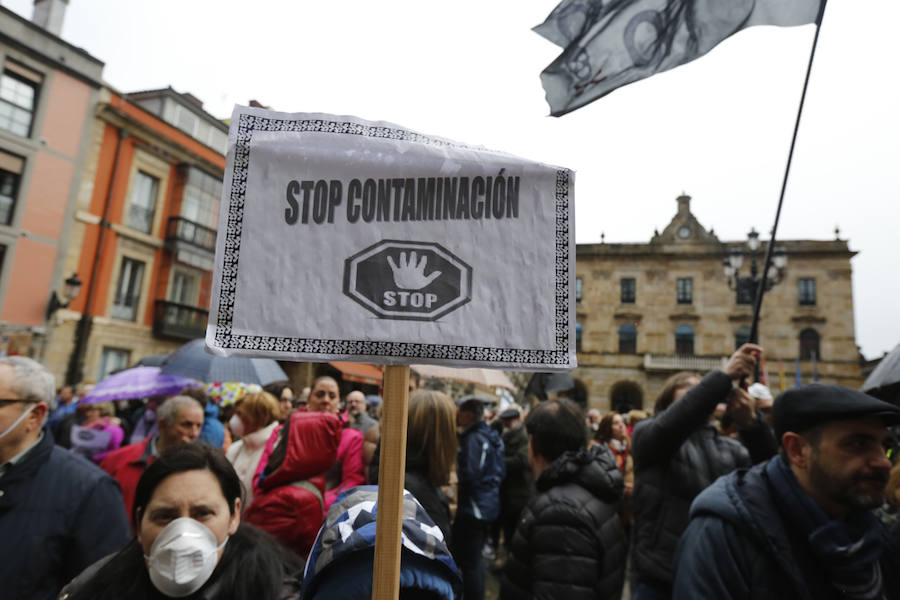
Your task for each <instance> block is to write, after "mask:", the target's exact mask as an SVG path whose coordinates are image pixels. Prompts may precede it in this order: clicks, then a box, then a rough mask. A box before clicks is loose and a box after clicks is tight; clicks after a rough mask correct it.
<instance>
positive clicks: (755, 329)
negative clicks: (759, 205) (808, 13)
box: [750, 0, 827, 380]
mask: <svg viewBox="0 0 900 600" xmlns="http://www.w3.org/2000/svg"><path fill="white" fill-rule="evenodd" d="M826 2H827V0H822V3H821V4H820V5H819V14H818V16H817V17H816V35H815V37H813V43H812V49H811V50H810V52H809V64H808V65H807V67H806V79H804V81H803V92H802V93H801V94H800V106H799V107H798V109H797V119H796V121H795V122H794V135H793V136H792V137H791V149H790V151H789V152H788V158H787V165H786V166H785V169H784V179H783V180H782V182H781V195H780V196H779V197H778V209H777V210H776V211H775V223H774V224H773V225H772V236H771V238H770V239H769V245H768V247H767V248H766V260H765V263H764V264H763V270H762V277H761V278H760V280H759V287H757V288H756V297H755V298H754V302H753V323H752V324H751V326H750V342H751V343H754V344H756V343H758V342H759V311H760V309H761V308H762V299H763V292H764V291H765V289H766V283H767V279H768V277H769V267H770V266H771V264H772V251H773V250H774V248H775V236H776V234H777V233H778V220H779V219H780V218H781V206H782V204H783V203H784V192H785V190H786V189H787V182H788V176H789V175H790V173H791V161H792V159H793V158H794V146H795V145H796V143H797V131H798V130H799V129H800V117H801V115H803V103H804V101H805V100H806V89H807V87H809V75H810V73H812V66H813V59H814V58H815V56H816V46H817V45H818V43H819V32H820V31H821V30H822V17H823V16H824V15H825V4H826ZM756 379H757V380H758V379H759V373H758V367H757V374H756Z"/></svg>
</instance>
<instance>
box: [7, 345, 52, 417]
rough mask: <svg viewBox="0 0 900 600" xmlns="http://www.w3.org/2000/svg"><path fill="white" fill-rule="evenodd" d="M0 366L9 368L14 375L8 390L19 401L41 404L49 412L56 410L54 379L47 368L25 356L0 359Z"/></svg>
mask: <svg viewBox="0 0 900 600" xmlns="http://www.w3.org/2000/svg"><path fill="white" fill-rule="evenodd" d="M0 365H6V366H7V367H10V368H11V369H12V370H13V372H14V373H15V376H14V377H13V381H12V384H11V385H10V389H11V390H12V391H13V392H15V394H16V395H17V396H18V397H19V398H20V399H22V400H27V401H29V402H43V403H45V404H46V405H47V407H48V408H49V409H50V411H53V410H55V409H56V396H55V394H54V391H55V390H56V377H54V376H53V373H51V372H50V371H48V370H47V367H45V366H44V365H42V364H41V363H39V362H37V361H36V360H32V359H30V358H27V357H25V356H3V357H0Z"/></svg>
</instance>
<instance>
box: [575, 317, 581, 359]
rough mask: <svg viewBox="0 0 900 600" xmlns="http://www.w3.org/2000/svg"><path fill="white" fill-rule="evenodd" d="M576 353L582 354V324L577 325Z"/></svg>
mask: <svg viewBox="0 0 900 600" xmlns="http://www.w3.org/2000/svg"><path fill="white" fill-rule="evenodd" d="M575 352H581V323H575Z"/></svg>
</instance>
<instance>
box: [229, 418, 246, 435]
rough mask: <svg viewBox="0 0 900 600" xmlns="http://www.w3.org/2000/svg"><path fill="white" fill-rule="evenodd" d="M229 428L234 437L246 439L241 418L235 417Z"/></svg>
mask: <svg viewBox="0 0 900 600" xmlns="http://www.w3.org/2000/svg"><path fill="white" fill-rule="evenodd" d="M228 428H229V429H231V433H233V434H234V435H236V436H238V437H244V422H243V421H241V418H240V417H239V416H237V415H234V416H233V417H231V419H229V420H228Z"/></svg>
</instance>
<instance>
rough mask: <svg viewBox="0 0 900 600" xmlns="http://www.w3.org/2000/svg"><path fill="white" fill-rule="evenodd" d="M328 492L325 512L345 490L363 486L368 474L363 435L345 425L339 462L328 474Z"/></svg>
mask: <svg viewBox="0 0 900 600" xmlns="http://www.w3.org/2000/svg"><path fill="white" fill-rule="evenodd" d="M326 481H327V483H328V491H327V492H325V511H326V512H328V507H329V506H331V505H332V503H333V502H334V501H335V500H336V499H337V497H338V496H339V495H340V493H341V492H343V491H344V490H347V489H350V488H352V487H356V486H358V485H363V484H364V483H365V482H366V474H365V472H364V471H363V434H362V432H361V431H359V430H357V429H353V428H351V427H348V426H347V424H346V423H344V429H342V430H341V444H340V446H338V452H337V461H336V462H335V463H334V465H332V467H331V469H329V470H328V473H327V474H326Z"/></svg>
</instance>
